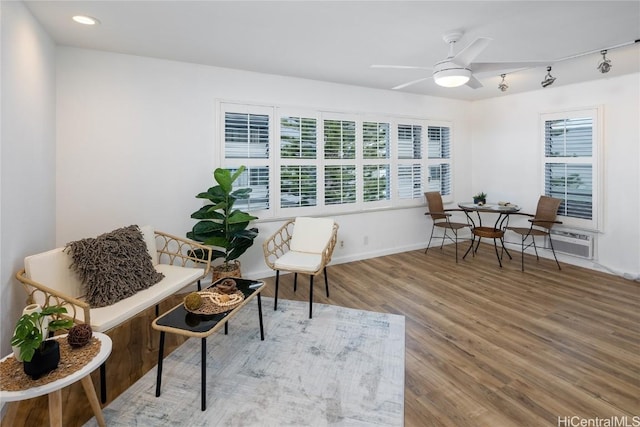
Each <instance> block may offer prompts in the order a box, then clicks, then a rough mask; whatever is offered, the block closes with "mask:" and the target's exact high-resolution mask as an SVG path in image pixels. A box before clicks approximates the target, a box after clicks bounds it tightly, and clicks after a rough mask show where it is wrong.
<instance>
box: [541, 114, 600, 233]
mask: <svg viewBox="0 0 640 427" xmlns="http://www.w3.org/2000/svg"><path fill="white" fill-rule="evenodd" d="M597 120H598V111H597V109H593V110H585V111H574V112H569V113H559V114H544V115H542V123H543V135H544V160H543V168H544V183H543V185H544V194H545V195H547V196H551V197H556V198H559V199H562V204H561V205H560V209H559V210H558V215H559V216H562V217H564V218H563V219H562V221H563V223H564V224H566V225H570V226H571V225H573V226H576V227H582V228H588V229H597V218H598V215H597V207H596V202H597V200H598V197H597V196H598V194H597V193H598V191H597V190H598V188H599V185H598V182H599V178H598V162H597V159H598V151H599V150H598V145H599V144H598V141H597V140H598V138H597Z"/></svg>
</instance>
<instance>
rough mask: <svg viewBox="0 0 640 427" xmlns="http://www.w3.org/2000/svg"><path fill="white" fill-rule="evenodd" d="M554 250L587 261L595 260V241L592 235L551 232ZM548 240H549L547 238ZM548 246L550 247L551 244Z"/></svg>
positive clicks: (561, 231)
mask: <svg viewBox="0 0 640 427" xmlns="http://www.w3.org/2000/svg"><path fill="white" fill-rule="evenodd" d="M551 238H552V239H553V248H554V249H555V250H556V252H562V253H564V254H567V255H573V256H577V257H580V258H585V259H593V239H594V237H593V236H592V235H590V234H584V233H580V232H574V231H564V230H551ZM547 240H548V238H547ZM546 246H547V247H550V244H549V242H548V241H547V242H546Z"/></svg>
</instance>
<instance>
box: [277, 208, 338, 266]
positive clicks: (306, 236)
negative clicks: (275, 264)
mask: <svg viewBox="0 0 640 427" xmlns="http://www.w3.org/2000/svg"><path fill="white" fill-rule="evenodd" d="M332 233H333V219H331V218H309V217H298V218H296V222H295V224H294V226H293V235H292V236H291V242H290V244H289V248H290V249H291V250H292V251H295V252H305V253H311V254H320V253H322V250H323V249H324V248H325V247H326V246H327V243H329V240H330V239H331V235H332ZM278 261H280V260H278Z"/></svg>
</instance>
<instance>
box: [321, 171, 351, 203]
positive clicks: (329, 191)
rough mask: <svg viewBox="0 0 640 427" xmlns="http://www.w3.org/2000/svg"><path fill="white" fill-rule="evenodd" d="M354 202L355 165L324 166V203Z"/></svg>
mask: <svg viewBox="0 0 640 427" xmlns="http://www.w3.org/2000/svg"><path fill="white" fill-rule="evenodd" d="M355 202H356V167H355V165H345V166H337V165H336V166H325V167H324V203H325V204H326V205H337V204H349V203H355Z"/></svg>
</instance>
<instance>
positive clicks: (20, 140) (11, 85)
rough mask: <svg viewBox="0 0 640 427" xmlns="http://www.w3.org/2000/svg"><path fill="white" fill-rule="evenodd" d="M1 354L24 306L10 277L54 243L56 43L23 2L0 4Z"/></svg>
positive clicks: (20, 295) (15, 283) (6, 347)
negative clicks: (0, 72) (0, 99)
mask: <svg viewBox="0 0 640 427" xmlns="http://www.w3.org/2000/svg"><path fill="white" fill-rule="evenodd" d="M0 7H1V8H2V9H1V12H0V16H1V19H2V24H1V28H2V30H1V31H2V33H1V35H2V37H1V38H2V44H1V49H2V79H1V84H2V110H1V122H2V128H1V131H0V132H1V133H0V135H1V138H2V145H1V148H0V161H1V169H0V185H1V189H2V190H1V193H0V212H1V213H0V221H1V230H2V232H1V233H0V235H1V237H0V254H1V256H0V296H1V307H2V308H1V309H0V323H1V324H2V328H1V329H0V344H1V345H0V354H1V355H5V354H8V353H9V352H10V351H11V346H10V342H11V335H12V334H13V326H14V325H15V321H16V319H17V318H18V316H19V314H20V313H22V308H23V307H24V306H25V293H24V291H23V290H22V287H21V286H20V285H19V282H18V281H17V280H16V279H15V278H14V275H15V273H16V272H17V271H18V270H20V269H21V268H23V265H24V262H23V260H24V257H25V256H26V255H29V254H31V253H35V252H39V251H44V250H46V249H50V248H51V247H52V246H53V245H54V244H55V236H54V233H55V220H56V218H55V173H54V172H55V45H54V43H53V42H52V40H51V39H50V38H49V36H48V35H47V34H46V33H45V32H44V31H43V30H42V28H41V27H40V25H39V24H38V23H37V22H36V21H35V19H33V17H32V15H31V13H30V12H29V11H28V10H27V9H26V8H25V6H24V5H23V4H22V3H21V2H1V3H0Z"/></svg>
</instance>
